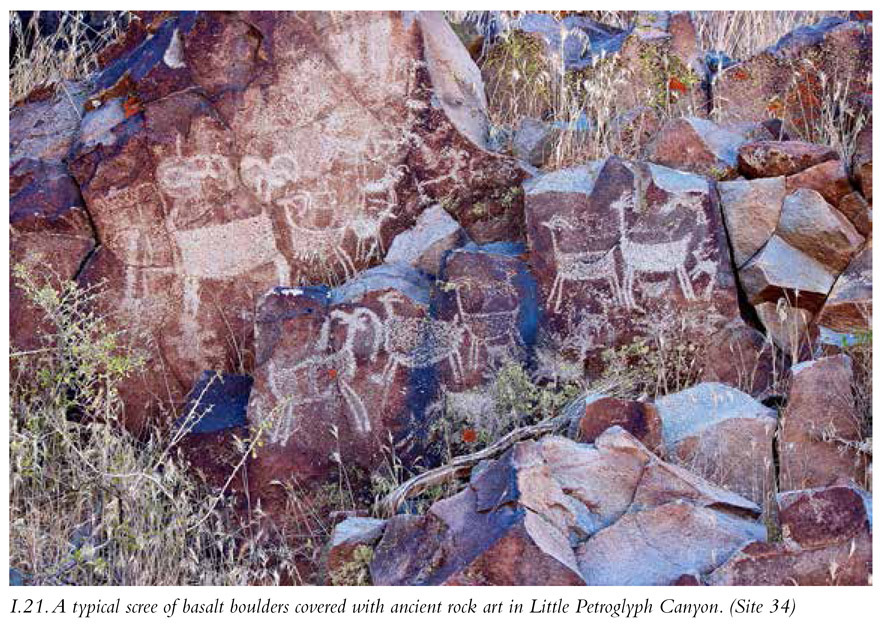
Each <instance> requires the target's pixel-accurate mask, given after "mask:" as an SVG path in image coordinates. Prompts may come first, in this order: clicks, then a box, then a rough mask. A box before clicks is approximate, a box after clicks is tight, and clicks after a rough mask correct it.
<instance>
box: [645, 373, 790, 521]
mask: <svg viewBox="0 0 881 632" xmlns="http://www.w3.org/2000/svg"><path fill="white" fill-rule="evenodd" d="M656 406H657V409H658V414H659V416H660V418H661V427H662V433H663V437H664V444H665V449H666V453H667V454H668V455H669V459H670V460H671V462H673V463H677V464H679V465H681V466H683V467H685V468H687V469H688V470H690V471H692V472H694V473H696V474H697V475H698V476H701V477H702V478H705V479H706V480H708V481H710V482H712V483H714V484H716V485H719V486H720V487H724V488H725V489H730V490H731V491H733V492H735V493H737V494H741V495H742V496H744V497H745V498H749V499H750V500H752V501H753V502H755V503H757V504H760V505H761V504H762V503H763V501H764V500H765V498H766V497H767V495H768V494H769V493H773V490H774V454H773V439H774V433H775V431H776V429H777V419H776V413H775V412H774V411H773V410H771V409H770V408H767V407H765V406H763V405H761V404H760V403H759V402H757V401H755V400H754V399H752V398H751V397H749V396H748V395H746V394H745V393H742V392H740V391H738V390H737V389H734V388H731V387H729V386H725V385H724V384H713V383H703V384H699V385H697V386H694V387H692V388H688V389H685V390H684V391H680V392H678V393H674V394H673V395H668V396H666V397H662V398H660V399H658V400H657V402H656Z"/></svg>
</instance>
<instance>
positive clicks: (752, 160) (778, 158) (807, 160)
mask: <svg viewBox="0 0 881 632" xmlns="http://www.w3.org/2000/svg"><path fill="white" fill-rule="evenodd" d="M837 158H838V154H836V153H835V151H834V150H832V149H830V148H829V147H824V146H822V145H813V144H811V143H803V142H800V141H795V140H791V141H757V142H754V143H747V144H745V145H743V146H742V147H741V148H740V151H739V152H738V153H737V164H738V166H739V168H740V171H741V173H743V174H744V175H745V176H746V177H747V178H774V177H776V176H791V175H793V174H796V173H798V172H799V171H804V170H805V169H807V168H809V167H813V166H814V165H818V164H821V163H823V162H826V161H827V160H835V159H837Z"/></svg>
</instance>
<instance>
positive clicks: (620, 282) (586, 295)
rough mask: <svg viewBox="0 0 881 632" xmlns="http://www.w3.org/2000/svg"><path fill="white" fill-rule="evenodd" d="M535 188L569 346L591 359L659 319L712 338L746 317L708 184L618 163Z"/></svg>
mask: <svg viewBox="0 0 881 632" xmlns="http://www.w3.org/2000/svg"><path fill="white" fill-rule="evenodd" d="M525 191H526V209H525V211H526V224H527V228H528V240H529V249H530V263H531V265H532V269H533V272H534V274H535V275H536V279H537V282H538V286H539V290H540V293H541V298H542V302H543V307H544V321H543V322H544V326H545V327H547V328H548V330H549V331H551V332H553V334H554V335H555V336H557V337H558V338H559V341H560V346H561V347H562V348H563V349H567V350H572V351H573V352H574V353H576V354H578V356H579V357H581V358H584V357H587V356H589V355H590V354H591V353H596V352H597V350H600V349H604V348H609V347H615V346H617V345H620V344H623V343H626V342H628V341H629V340H630V339H632V337H633V336H634V335H637V334H640V333H642V334H644V333H645V332H646V331H647V330H648V328H649V325H651V326H653V327H659V326H662V325H664V323H663V322H659V319H658V315H659V314H670V315H675V316H676V317H677V318H679V319H683V320H684V321H689V322H687V323H686V325H685V326H683V327H682V329H683V330H684V331H694V332H697V331H702V332H703V333H704V334H707V333H712V332H713V331H715V330H716V329H717V328H718V327H719V326H721V325H724V324H725V323H726V322H728V321H729V320H730V319H732V318H733V317H734V316H735V315H736V314H737V297H736V292H735V288H734V278H733V271H732V269H731V264H730V260H729V256H728V245H727V243H726V240H725V231H724V227H723V225H722V218H721V214H720V213H719V208H718V205H717V203H716V197H715V196H714V195H713V192H712V191H711V188H710V184H709V182H708V181H707V180H706V179H705V178H702V177H700V176H697V175H693V174H687V173H684V172H681V171H674V170H672V169H669V168H667V167H662V166H659V165H654V164H651V163H641V162H640V163H628V162H624V161H621V160H619V159H617V158H614V157H613V158H609V159H607V160H604V161H597V162H592V163H589V164H587V165H585V166H581V167H572V168H569V169H563V170H560V171H555V172H552V173H548V174H545V175H541V176H538V177H536V178H533V179H531V180H529V181H528V182H527V183H526V185H525ZM830 286H831V282H830ZM649 315H651V316H649ZM662 320H663V319H661V321H662ZM678 324H680V323H677V325H678Z"/></svg>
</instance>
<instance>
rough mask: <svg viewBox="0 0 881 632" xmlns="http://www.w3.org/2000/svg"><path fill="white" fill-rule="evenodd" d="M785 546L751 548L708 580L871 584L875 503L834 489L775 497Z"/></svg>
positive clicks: (744, 583) (853, 492) (853, 491)
mask: <svg viewBox="0 0 881 632" xmlns="http://www.w3.org/2000/svg"><path fill="white" fill-rule="evenodd" d="M777 502H778V505H779V507H780V523H781V524H780V526H781V530H782V532H783V542H781V543H773V544H772V543H765V542H753V543H750V544H748V545H746V546H745V547H743V548H742V549H741V550H739V551H738V552H737V553H735V554H734V555H733V556H732V557H731V558H730V559H729V560H728V561H727V562H726V563H725V564H723V565H722V566H721V567H719V568H718V569H717V570H716V571H714V572H713V574H712V575H710V577H709V580H708V583H709V584H711V585H722V586H731V585H734V586H756V585H762V586H783V585H796V586H860V585H863V586H864V585H867V584H870V583H871V577H872V527H871V497H870V496H868V494H866V493H865V492H861V491H859V490H857V489H855V488H853V487H848V486H834V487H827V488H819V489H807V490H799V491H793V492H785V493H783V494H779V495H778V496H777Z"/></svg>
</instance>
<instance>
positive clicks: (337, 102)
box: [71, 12, 522, 417]
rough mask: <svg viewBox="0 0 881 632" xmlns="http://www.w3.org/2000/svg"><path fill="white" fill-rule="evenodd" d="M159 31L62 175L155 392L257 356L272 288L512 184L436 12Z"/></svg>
mask: <svg viewBox="0 0 881 632" xmlns="http://www.w3.org/2000/svg"><path fill="white" fill-rule="evenodd" d="M151 28H154V30H155V33H154V35H153V37H150V38H148V39H146V40H144V41H143V42H141V44H140V45H139V46H137V47H135V48H134V49H133V50H131V51H130V52H128V53H124V54H121V55H120V57H119V58H118V59H116V60H114V61H113V62H112V63H110V64H109V65H108V66H107V67H106V68H105V70H104V71H103V72H102V73H101V74H99V75H98V77H97V78H96V82H95V84H96V86H97V91H96V93H95V94H94V95H92V97H91V98H90V99H89V103H90V108H91V109H90V110H89V111H88V112H87V113H86V114H85V116H84V120H83V122H82V124H81V133H80V136H79V138H78V139H77V141H76V143H75V147H74V150H73V152H72V156H71V171H72V174H73V176H74V178H75V179H76V181H77V183H78V184H79V186H80V188H81V190H82V194H83V198H84V200H85V203H86V206H87V207H88V210H89V212H90V213H91V215H92V219H93V221H94V224H95V227H96V229H97V233H98V238H99V240H100V243H101V249H100V250H101V252H100V253H99V254H100V256H98V257H95V258H94V260H93V261H92V262H90V264H89V266H88V268H89V269H88V270H86V271H85V275H84V279H85V280H86V281H88V282H92V281H97V280H100V279H107V280H108V281H109V283H108V286H109V298H108V303H110V304H111V305H112V307H113V308H115V310H116V314H117V318H118V319H119V321H120V322H123V323H126V325H127V326H128V325H129V324H130V323H133V322H136V321H137V322H138V323H139V326H141V327H142V328H145V329H146V334H147V335H148V336H149V337H150V338H152V340H153V354H154V356H155V358H156V359H157V362H154V363H151V365H152V367H154V372H155V373H156V374H155V375H152V374H149V375H147V376H146V379H147V381H148V382H152V383H154V384H153V386H154V387H155V388H150V389H147V390H152V391H154V392H156V393H157V395H158V393H160V392H162V396H161V398H162V399H164V400H165V401H166V402H167V401H168V400H169V399H171V400H172V401H176V400H178V399H180V398H181V397H182V395H183V394H184V393H185V392H186V391H187V390H188V388H189V385H190V384H191V383H192V380H193V379H195V378H196V377H197V376H198V375H199V372H200V371H202V370H204V369H209V368H210V369H222V370H232V369H237V370H242V369H247V368H248V367H250V366H251V364H253V352H252V344H253V343H252V338H253V326H252V323H253V316H254V306H255V304H256V301H257V298H258V297H259V296H261V295H262V294H263V293H264V292H265V291H266V289H267V288H270V287H273V286H289V285H297V284H300V283H305V284H309V283H318V282H332V283H334V284H337V283H340V282H342V281H344V280H345V279H347V278H351V277H352V276H354V275H356V274H357V273H358V272H359V271H361V270H364V269H366V268H368V267H369V266H371V265H375V264H376V263H377V262H378V261H379V260H381V258H382V256H383V254H384V253H385V251H386V249H387V248H388V247H389V245H390V243H391V241H392V239H393V237H394V236H395V235H396V234H398V233H399V232H401V231H402V230H404V229H406V228H407V227H408V226H410V225H411V224H412V223H413V222H414V221H415V218H416V217H417V215H418V214H419V212H420V211H421V209H423V208H425V207H428V206H430V205H431V204H432V203H433V202H435V201H437V200H439V199H444V200H445V202H446V206H447V208H448V210H450V211H451V212H452V213H453V214H454V215H455V214H456V212H457V210H456V209H457V208H458V207H457V205H459V204H464V203H469V204H471V203H476V202H477V201H479V200H480V199H482V197H484V196H487V195H496V194H497V193H496V192H497V190H498V191H502V192H505V191H508V190H509V189H510V188H511V187H515V186H516V185H517V183H518V182H519V181H520V179H522V173H521V172H520V170H519V169H518V168H517V167H516V166H515V165H514V162H513V161H511V160H509V159H506V158H503V157H501V156H499V155H497V154H492V153H490V152H489V151H487V150H486V149H485V143H484V138H485V136H486V131H487V122H486V118H485V114H484V112H485V109H486V103H485V98H484V96H483V88H482V83H481V82H480V75H479V71H478V70H477V68H476V67H475V66H474V64H473V62H472V61H471V59H470V58H469V57H468V55H467V52H466V51H465V50H464V48H462V47H461V44H460V43H459V41H458V39H457V38H456V36H455V34H453V33H452V31H451V30H450V28H449V26H448V25H447V24H446V22H445V21H444V20H443V18H442V16H440V15H439V14H437V15H436V14H430V13H427V14H422V13H417V14H400V13H379V12H373V13H359V14H354V13H303V14H299V13H290V12H289V13H266V12H260V13H253V14H251V13H223V14H221V13H210V12H209V13H198V14H189V13H187V14H179V15H177V14H172V15H171V16H170V17H165V18H160V19H159V20H158V22H157V23H156V24H154V25H153V27H151ZM460 49H461V50H460ZM512 212H513V211H512ZM451 327H452V325H451ZM428 360H429V359H425V360H424V361H426V362H427V361H428ZM409 361H410V359H409V357H408V358H407V359H404V358H402V357H397V358H394V359H392V360H390V361H389V362H390V364H389V367H388V368H389V371H390V372H392V371H393V370H396V369H397V368H398V367H400V366H403V365H405V364H406V363H407V362H409ZM160 367H161V369H160ZM160 371H161V373H162V375H159V372H160ZM139 388H141V390H144V389H143V385H142V386H141V387H139ZM169 396H170V397H169ZM141 409H142V406H141V404H140V403H138V404H136V405H135V406H134V407H133V409H132V411H131V413H132V414H133V415H134V416H135V417H137V416H142V412H141Z"/></svg>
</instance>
